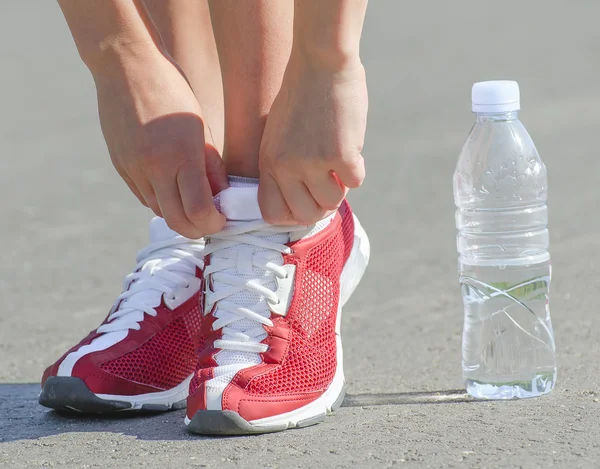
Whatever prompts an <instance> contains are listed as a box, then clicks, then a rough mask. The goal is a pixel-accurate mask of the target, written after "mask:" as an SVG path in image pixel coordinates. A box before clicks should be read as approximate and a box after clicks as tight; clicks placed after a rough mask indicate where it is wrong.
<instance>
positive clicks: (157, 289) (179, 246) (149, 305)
mask: <svg viewBox="0 0 600 469" xmlns="http://www.w3.org/2000/svg"><path fill="white" fill-rule="evenodd" d="M203 251H204V241H203V240H193V239H188V238H185V237H183V236H175V237H173V238H169V239H167V240H163V241H157V242H154V243H151V244H150V245H149V246H147V247H146V248H144V249H142V250H141V251H139V252H138V255H137V258H136V262H137V266H136V268H135V271H134V272H132V273H131V274H129V275H127V276H126V277H125V280H124V282H123V290H124V291H123V293H121V294H120V295H119V296H118V297H117V299H116V302H115V307H114V308H113V311H112V312H111V313H110V315H109V316H108V321H107V323H106V324H104V325H102V326H100V327H99V328H98V329H97V332H99V333H106V332H116V331H123V330H129V329H133V330H140V328H141V326H140V324H139V323H140V322H141V321H143V320H144V313H145V314H148V315H150V316H156V315H157V314H158V313H157V312H156V309H155V307H157V306H158V305H159V304H160V298H161V297H162V295H163V294H165V295H167V298H170V299H172V300H174V299H175V295H174V291H175V290H176V289H177V288H189V286H190V283H189V282H190V278H191V277H195V272H196V267H198V268H200V269H202V268H204V253H203Z"/></svg>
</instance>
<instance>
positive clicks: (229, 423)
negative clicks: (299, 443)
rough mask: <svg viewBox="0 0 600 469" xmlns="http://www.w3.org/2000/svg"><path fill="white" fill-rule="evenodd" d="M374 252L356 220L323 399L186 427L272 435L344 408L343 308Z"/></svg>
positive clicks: (214, 416) (213, 414)
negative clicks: (274, 412) (334, 357)
mask: <svg viewBox="0 0 600 469" xmlns="http://www.w3.org/2000/svg"><path fill="white" fill-rule="evenodd" d="M370 252H371V247H370V244H369V238H368V236H367V233H366V232H365V230H364V229H363V227H362V225H361V224H360V222H359V221H358V218H357V217H356V216H354V245H353V246H352V251H351V253H350V257H349V258H348V260H347V261H346V264H345V265H344V269H343V270H342V274H341V276H340V287H341V288H340V301H339V307H338V312H337V318H336V326H335V331H336V349H337V367H336V371H335V375H334V377H333V380H332V382H331V384H330V385H329V387H328V388H327V390H326V391H325V392H324V393H323V395H322V396H320V397H319V398H318V399H316V400H315V401H313V402H311V403H310V404H307V405H305V406H303V407H301V408H299V409H296V410H293V411H291V412H286V413H285V414H280V415H274V416H272V417H266V418H262V419H257V420H251V421H246V420H244V419H243V418H242V417H241V416H239V414H237V413H235V412H232V411H200V412H202V413H204V420H209V422H208V423H205V422H197V423H196V422H193V420H194V419H192V420H190V419H189V418H188V417H187V416H186V417H185V420H184V422H185V425H186V426H188V428H189V429H190V430H191V431H193V432H195V433H202V434H248V433H268V432H277V431H282V430H286V429H289V428H296V427H305V426H308V425H313V424H316V423H318V422H320V421H321V420H323V419H324V418H325V417H326V416H327V415H330V414H331V413H332V412H333V411H334V410H336V409H337V408H338V407H339V406H340V405H341V403H342V400H343V397H344V393H345V391H344V386H345V378H344V364H343V348H342V338H341V322H342V321H341V319H342V308H343V306H344V305H345V304H346V303H347V301H348V300H349V299H350V297H351V296H352V293H354V290H356V287H357V286H358V284H359V283H360V280H361V279H362V277H363V275H364V273H365V270H366V268H367V265H368V263H369V257H370ZM197 415H198V417H199V419H201V418H202V414H197ZM190 423H192V425H190ZM212 427H214V428H212Z"/></svg>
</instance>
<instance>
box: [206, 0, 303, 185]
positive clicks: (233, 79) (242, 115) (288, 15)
mask: <svg viewBox="0 0 600 469" xmlns="http://www.w3.org/2000/svg"><path fill="white" fill-rule="evenodd" d="M209 4H210V13H211V17H212V22H213V28H214V34H215V39H216V42H217V49H218V51H219V58H220V63H221V73H222V75H223V88H224V98H225V146H224V150H223V158H224V159H225V165H226V167H227V172H228V174H230V175H236V176H247V177H258V175H259V174H258V152H259V149H260V142H261V139H262V135H263V131H264V128H265V121H266V117H267V115H268V113H269V110H270V109H271V104H272V103H273V100H274V99H275V96H276V95H277V93H278V92H279V88H280V87H281V80H282V77H283V73H284V71H285V67H286V65H287V61H288V59H289V56H290V50H291V46H292V28H293V14H294V4H293V2H292V1H291V0H255V1H240V0H209Z"/></svg>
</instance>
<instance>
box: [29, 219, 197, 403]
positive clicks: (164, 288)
mask: <svg viewBox="0 0 600 469" xmlns="http://www.w3.org/2000/svg"><path fill="white" fill-rule="evenodd" d="M203 250H204V242H203V241H202V240H191V239H187V238H184V237H183V236H179V235H178V234H177V233H175V232H174V231H172V230H170V229H169V228H168V227H167V225H166V223H165V221H164V220H163V219H162V218H158V217H155V218H154V219H153V220H152V221H151V222H150V245H149V246H148V247H146V248H145V249H143V250H142V251H140V252H139V253H138V256H137V261H138V264H137V267H136V269H135V271H134V272H133V273H131V274H129V275H127V277H125V282H124V291H123V293H122V294H121V295H119V297H118V298H117V300H116V302H115V305H114V306H113V308H112V309H111V311H110V313H109V315H108V317H107V318H106V319H105V321H104V322H103V323H102V325H101V326H100V327H99V328H98V329H96V330H94V331H92V332H90V334H89V335H88V336H87V337H86V338H85V339H83V340H82V341H81V342H80V343H79V344H77V345H76V346H75V347H73V348H72V349H70V350H69V351H67V353H65V354H64V355H63V356H62V357H61V358H60V359H59V360H58V361H57V362H56V363H55V364H54V365H52V366H50V367H49V368H48V369H46V371H45V372H44V375H43V377H42V392H41V394H40V396H39V403H40V404H42V405H43V406H46V407H50V408H53V409H57V410H73V411H78V412H86V413H87V412H89V413H105V412H116V411H130V410H149V411H163V410H169V409H179V408H183V407H185V399H186V398H187V396H188V390H189V383H190V380H191V379H192V376H193V373H194V371H195V370H196V368H197V363H198V350H199V349H200V348H201V347H202V346H203V340H202V336H201V334H200V329H201V323H202V320H203V315H202V314H201V312H200V309H199V296H200V291H201V290H202V288H201V283H202V268H203V267H204V254H203Z"/></svg>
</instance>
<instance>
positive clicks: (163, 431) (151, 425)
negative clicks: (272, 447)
mask: <svg viewBox="0 0 600 469" xmlns="http://www.w3.org/2000/svg"><path fill="white" fill-rule="evenodd" d="M39 390H40V388H39V384H37V383H36V384H0V443H6V442H9V441H17V440H33V439H38V438H42V437H46V436H52V435H59V434H63V433H72V432H74V433H82V432H111V433H117V434H124V435H130V436H134V437H136V438H138V439H141V440H190V439H198V438H199V437H198V435H190V434H188V433H187V432H186V431H185V429H184V426H183V418H184V416H185V411H183V410H179V411H174V412H166V413H159V414H154V413H146V414H118V415H115V416H108V417H106V416H102V417H99V416H94V415H86V416H82V415H76V414H62V413H57V412H54V411H50V410H48V409H45V408H43V407H42V406H40V405H39V404H38V402H37V396H38V394H39ZM471 400H472V399H471V398H470V397H469V396H468V395H467V394H466V393H465V391H464V390H449V391H436V392H408V393H390V394H347V395H346V398H345V400H344V403H343V404H342V407H366V406H377V405H407V404H441V403H452V402H469V401H471Z"/></svg>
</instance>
